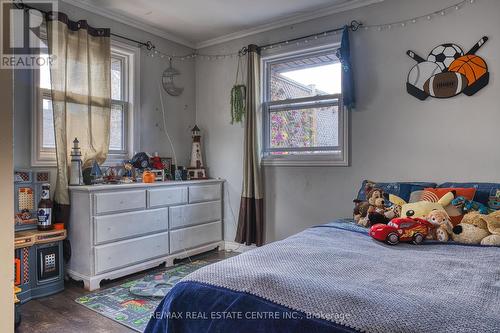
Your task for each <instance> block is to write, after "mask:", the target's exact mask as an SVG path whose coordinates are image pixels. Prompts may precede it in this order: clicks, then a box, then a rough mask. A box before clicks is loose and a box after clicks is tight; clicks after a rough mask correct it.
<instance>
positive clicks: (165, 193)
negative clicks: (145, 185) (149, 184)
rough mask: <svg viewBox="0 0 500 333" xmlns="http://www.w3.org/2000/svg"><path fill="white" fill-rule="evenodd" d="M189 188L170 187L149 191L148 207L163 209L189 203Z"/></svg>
mask: <svg viewBox="0 0 500 333" xmlns="http://www.w3.org/2000/svg"><path fill="white" fill-rule="evenodd" d="M187 198H188V189H187V187H168V188H158V189H152V190H148V206H149V207H151V208H154V207H163V206H174V205H182V204H185V203H187Z"/></svg>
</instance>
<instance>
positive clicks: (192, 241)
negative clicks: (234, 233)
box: [170, 221, 222, 253]
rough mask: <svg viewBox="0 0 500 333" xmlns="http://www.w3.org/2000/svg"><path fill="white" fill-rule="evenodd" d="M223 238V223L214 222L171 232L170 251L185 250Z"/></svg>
mask: <svg viewBox="0 0 500 333" xmlns="http://www.w3.org/2000/svg"><path fill="white" fill-rule="evenodd" d="M221 240H222V223H221V222H220V221H219V222H212V223H207V224H203V225H197V226H194V227H188V228H184V229H177V230H174V231H171V232H170V252H171V253H175V252H179V251H184V250H187V249H190V248H193V247H197V246H200V245H204V244H209V243H214V242H218V241H221Z"/></svg>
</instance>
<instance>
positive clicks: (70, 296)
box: [16, 251, 234, 333]
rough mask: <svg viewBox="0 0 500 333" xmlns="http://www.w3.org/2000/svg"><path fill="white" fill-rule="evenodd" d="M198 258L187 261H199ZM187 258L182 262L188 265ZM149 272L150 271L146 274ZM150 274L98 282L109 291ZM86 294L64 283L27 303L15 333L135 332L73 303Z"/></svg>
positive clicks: (212, 255)
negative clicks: (51, 293)
mask: <svg viewBox="0 0 500 333" xmlns="http://www.w3.org/2000/svg"><path fill="white" fill-rule="evenodd" d="M231 255H234V254H231V253H229V252H224V251H212V252H209V253H207V254H202V255H200V256H203V257H205V258H211V259H213V258H221V259H223V258H227V257H230V256H231ZM200 256H196V257H191V258H189V259H193V258H199V257H200ZM189 259H188V258H186V259H184V260H183V261H188V260H189ZM150 271H151V270H150ZM150 271H145V272H142V273H138V274H133V275H129V276H126V277H123V278H120V279H117V280H113V281H109V282H105V281H104V282H102V283H101V288H108V287H113V286H115V285H118V284H121V283H124V282H126V281H128V280H135V279H138V278H141V277H142V276H144V275H146V274H147V273H148V272H150ZM88 293H89V292H88V291H86V290H84V289H83V283H82V282H76V281H67V282H66V284H65V290H64V291H63V292H60V293H58V294H56V295H53V296H49V297H44V298H40V299H36V300H32V301H29V302H27V303H25V304H23V305H21V306H20V311H21V316H22V320H21V324H20V325H19V327H18V329H17V330H16V332H20V333H21V332H25V333H45V332H50V333H80V332H82V333H87V332H88V333H90V332H92V333H127V332H135V331H133V330H131V329H130V328H128V327H125V326H123V325H121V324H119V323H117V322H115V321H113V320H111V319H108V318H106V317H104V316H101V315H100V314H98V313H97V312H94V311H91V310H89V309H87V308H85V307H84V306H82V305H80V304H78V303H76V302H75V299H77V298H78V297H80V296H83V295H85V294H88Z"/></svg>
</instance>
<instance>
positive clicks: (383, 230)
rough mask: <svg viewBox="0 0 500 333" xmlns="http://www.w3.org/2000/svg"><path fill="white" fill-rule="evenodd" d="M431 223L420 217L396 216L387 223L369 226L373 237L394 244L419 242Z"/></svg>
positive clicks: (423, 237) (427, 231)
mask: <svg viewBox="0 0 500 333" xmlns="http://www.w3.org/2000/svg"><path fill="white" fill-rule="evenodd" d="M431 228H432V224H431V223H430V222H428V221H426V220H424V219H420V218H409V217H404V218H396V219H392V220H391V222H389V223H388V224H375V225H373V226H372V227H371V228H370V236H372V237H373V238H374V239H376V240H379V241H383V242H386V243H387V244H390V245H396V244H398V243H399V242H413V244H417V245H418V244H420V243H422V242H423V241H424V239H425V237H427V234H428V233H429V232H430V230H431Z"/></svg>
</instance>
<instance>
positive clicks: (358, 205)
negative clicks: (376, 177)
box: [353, 181, 375, 223]
mask: <svg viewBox="0 0 500 333" xmlns="http://www.w3.org/2000/svg"><path fill="white" fill-rule="evenodd" d="M374 188H375V183H374V182H371V181H366V183H365V187H364V191H365V198H366V200H360V199H354V200H353V202H354V209H353V218H354V221H356V223H359V221H360V219H362V218H364V217H366V216H367V215H368V208H369V207H370V203H369V202H368V201H369V200H370V196H371V194H373V193H374V192H372V190H373V189H374Z"/></svg>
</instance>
